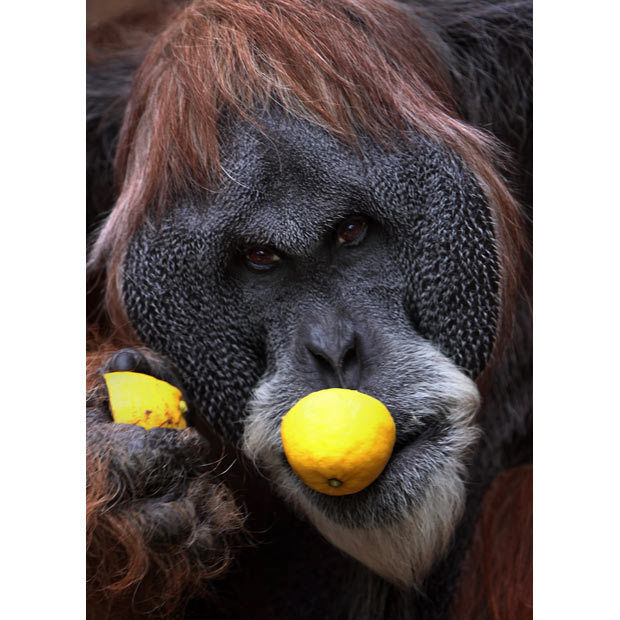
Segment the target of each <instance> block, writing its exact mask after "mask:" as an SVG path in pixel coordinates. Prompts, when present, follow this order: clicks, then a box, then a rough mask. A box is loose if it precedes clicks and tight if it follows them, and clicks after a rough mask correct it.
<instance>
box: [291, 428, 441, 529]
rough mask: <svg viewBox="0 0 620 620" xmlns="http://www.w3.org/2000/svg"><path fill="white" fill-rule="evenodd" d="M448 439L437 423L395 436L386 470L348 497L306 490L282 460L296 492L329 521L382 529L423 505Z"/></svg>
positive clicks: (439, 465)
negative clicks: (295, 486) (382, 526)
mask: <svg viewBox="0 0 620 620" xmlns="http://www.w3.org/2000/svg"><path fill="white" fill-rule="evenodd" d="M448 436H449V426H448V424H447V423H442V422H440V421H437V420H431V421H428V422H426V423H424V424H422V425H421V426H420V427H419V428H418V429H416V430H415V431H412V432H409V433H407V434H403V433H401V434H400V435H399V434H398V433H397V440H396V443H395V445H394V450H393V452H392V455H391V456H390V460H389V461H388V463H387V465H386V467H385V469H384V470H383V471H382V472H381V474H380V475H379V476H378V478H377V479H376V480H375V481H374V482H372V483H371V484H370V485H369V486H367V487H366V488H364V489H362V490H361V491H358V492H357V493H353V494H350V495H340V496H330V495H325V494H323V493H320V492H318V491H315V490H313V489H311V488H309V487H307V486H306V485H305V484H304V483H303V482H302V481H301V480H299V479H298V478H297V476H296V474H295V473H294V472H293V470H292V469H291V467H290V465H289V463H288V461H287V460H286V456H285V455H284V453H282V456H281V460H282V466H283V467H286V469H287V472H288V474H289V476H290V477H292V478H294V479H295V481H296V483H297V486H298V488H299V490H300V491H301V492H302V493H304V495H305V496H306V497H307V498H308V499H309V500H310V501H311V502H312V503H313V504H314V505H315V506H316V507H317V508H318V509H319V510H321V511H322V512H323V513H324V514H325V515H326V516H327V517H329V518H330V519H332V520H334V521H336V522H338V523H340V524H342V525H347V526H360V525H365V526H373V525H377V524H381V525H385V524H386V523H389V522H391V521H394V520H397V519H398V518H399V516H400V515H402V514H405V513H408V512H409V511H410V510H411V509H412V508H413V507H415V505H416V504H418V503H420V502H421V501H422V499H423V496H424V492H425V490H426V488H427V486H428V481H429V479H430V477H431V476H432V475H433V474H434V473H435V472H436V471H437V470H438V469H439V468H440V467H441V460H442V459H441V443H442V441H443V440H444V439H445V438H447V437H448ZM403 472H407V475H406V476H404V475H403ZM370 507H372V509H370Z"/></svg>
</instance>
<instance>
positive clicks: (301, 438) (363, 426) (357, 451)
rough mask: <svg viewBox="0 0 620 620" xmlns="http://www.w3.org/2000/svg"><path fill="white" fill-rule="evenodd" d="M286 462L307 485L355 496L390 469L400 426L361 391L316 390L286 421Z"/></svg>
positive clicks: (294, 407)
mask: <svg viewBox="0 0 620 620" xmlns="http://www.w3.org/2000/svg"><path fill="white" fill-rule="evenodd" d="M280 433H281V436H282V444H283V446H284V453H285V455H286V458H287V460H288V462H289V464H290V466H291V468H292V469H293V471H294V472H295V474H297V476H298V477H299V478H300V479H301V480H302V482H304V483H305V484H306V485H307V486H309V487H310V488H311V489H314V490H315V491H319V492H320V493H325V494H327V495H350V494H352V493H357V492H358V491H361V490H362V489H364V488H366V487H367V486H368V485H369V484H371V483H372V482H373V481H374V480H376V478H377V477H378V476H379V474H380V473H381V472H382V471H383V469H384V468H385V466H386V465H387V463H388V461H389V459H390V456H391V454H392V450H393V448H394V442H395V441H396V426H395V424H394V420H393V418H392V416H391V414H390V412H389V411H388V409H387V407H386V406H385V405H384V404H383V403H382V402H381V401H379V400H377V399H376V398H373V397H372V396H369V395H368V394H363V393H361V392H357V391H355V390H345V389H340V388H331V389H328V390H320V391H318V392H312V393H311V394H308V395H307V396H304V398H302V399H301V400H299V401H298V402H297V403H296V404H295V405H294V406H293V407H291V409H290V410H289V411H288V413H287V414H286V415H285V416H284V417H283V418H282V425H281V427H280Z"/></svg>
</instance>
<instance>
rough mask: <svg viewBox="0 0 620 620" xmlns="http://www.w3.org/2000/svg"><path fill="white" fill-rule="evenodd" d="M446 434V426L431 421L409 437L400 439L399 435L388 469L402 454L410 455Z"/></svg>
mask: <svg viewBox="0 0 620 620" xmlns="http://www.w3.org/2000/svg"><path fill="white" fill-rule="evenodd" d="M444 432H445V426H444V425H442V424H440V423H439V422H435V421H431V422H427V423H425V424H424V425H423V426H421V427H420V428H419V429H418V430H417V431H416V432H414V433H409V434H408V435H405V436H401V437H399V436H398V433H397V438H396V444H395V445H394V450H393V451H392V456H391V457H390V460H389V461H388V464H387V465H386V467H389V466H390V463H391V462H392V461H393V460H394V459H397V458H398V457H399V455H400V454H401V453H407V454H409V453H410V452H413V451H415V450H417V449H419V448H420V447H421V446H422V445H423V444H426V443H429V442H433V441H436V440H437V439H439V438H440V437H441V436H442V435H443V434H444Z"/></svg>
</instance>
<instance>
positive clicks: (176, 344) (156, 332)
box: [123, 221, 265, 442]
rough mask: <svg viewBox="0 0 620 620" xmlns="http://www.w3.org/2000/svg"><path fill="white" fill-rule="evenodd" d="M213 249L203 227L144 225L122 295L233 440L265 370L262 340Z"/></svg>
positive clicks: (144, 334) (151, 342) (144, 331)
mask: <svg viewBox="0 0 620 620" xmlns="http://www.w3.org/2000/svg"><path fill="white" fill-rule="evenodd" d="M207 249H208V248H207V243H206V241H205V240H204V238H201V236H200V235H199V234H191V233H188V231H186V230H183V227H179V226H175V225H174V224H173V223H172V222H170V221H167V222H164V224H163V225H162V227H161V228H160V229H159V230H157V231H155V230H154V229H152V228H150V227H149V228H147V227H146V226H145V227H143V228H142V229H141V230H140V231H139V232H138V234H137V235H136V236H135V238H134V239H133V240H132V243H131V245H130V248H129V251H128V254H127V257H126V259H125V262H124V265H123V296H124V300H125V305H126V308H127V313H128V315H129V319H130V321H131V323H132V324H133V326H134V327H135V328H136V331H137V332H138V335H139V336H140V338H141V339H142V341H143V342H144V344H145V345H146V346H148V347H150V348H152V349H153V350H155V351H157V352H159V353H162V354H164V355H166V356H167V357H168V359H170V361H171V362H172V363H173V364H174V365H175V366H176V367H177V369H178V371H179V373H180V376H181V379H182V382H183V388H184V389H185V390H186V391H187V393H188V395H189V397H190V400H191V401H192V402H193V403H194V404H199V405H200V413H201V415H203V417H204V418H205V419H207V421H208V422H209V423H210V424H211V425H212V426H213V428H214V429H215V430H216V431H217V432H218V433H220V434H221V435H222V436H223V437H225V438H226V439H228V440H230V441H233V442H234V441H237V440H238V439H239V438H240V435H241V431H242V421H243V416H244V407H245V403H246V402H247V400H248V399H249V397H250V394H251V392H252V389H253V388H254V387H255V385H256V383H257V381H258V379H259V378H260V376H261V375H262V374H263V371H264V367H265V362H264V354H263V345H262V343H261V339H260V335H259V329H258V328H257V327H256V326H253V325H252V324H251V323H250V322H249V321H248V317H247V314H248V313H247V312H242V307H243V304H242V303H241V298H240V295H239V292H238V291H237V290H236V288H235V287H234V286H231V284H230V282H227V283H224V282H222V281H221V278H220V279H218V278H216V277H214V275H213V274H212V273H210V271H211V269H212V266H211V265H212V263H213V262H214V261H213V249H212V248H209V252H207ZM244 314H245V315H246V316H243V315H244Z"/></svg>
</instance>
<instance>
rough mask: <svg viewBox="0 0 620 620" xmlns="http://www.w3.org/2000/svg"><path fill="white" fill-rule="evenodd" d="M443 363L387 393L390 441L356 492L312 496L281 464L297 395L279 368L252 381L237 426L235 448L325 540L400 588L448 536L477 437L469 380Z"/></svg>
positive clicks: (418, 578) (417, 578)
mask: <svg viewBox="0 0 620 620" xmlns="http://www.w3.org/2000/svg"><path fill="white" fill-rule="evenodd" d="M437 355H440V354H437ZM442 357H443V356H442ZM443 359H444V360H445V358H443ZM435 368H436V366H435ZM442 368H443V371H442V373H443V374H441V376H437V375H434V376H433V377H432V378H430V377H429V381H428V382H421V381H420V380H419V374H418V375H417V381H416V382H415V383H414V382H411V385H410V386H409V388H408V389H405V388H403V389H401V390H400V393H401V395H402V400H401V403H400V404H397V403H396V402H395V400H394V398H393V397H392V398H391V399H389V398H386V401H387V400H390V405H389V408H390V410H391V411H392V412H393V413H394V418H395V421H396V426H397V447H396V449H395V450H394V453H393V454H392V457H391V459H390V461H389V463H388V465H387V466H386V468H385V469H384V471H383V472H382V473H381V474H380V476H379V477H378V478H377V479H376V480H375V481H374V482H373V483H372V484H370V485H369V486H368V487H366V488H365V489H363V490H361V491H360V492H358V493H354V494H351V495H346V496H340V497H333V496H328V495H324V494H321V493H318V492H316V491H313V490H312V489H310V488H308V487H307V486H305V485H304V484H303V483H302V482H301V481H300V480H299V479H298V478H297V477H296V475H295V474H294V473H293V471H292V469H291V468H290V466H289V465H288V463H287V461H286V458H285V457H284V453H283V448H282V441H281V437H280V423H281V419H282V416H283V415H284V414H285V413H286V412H287V411H288V409H289V408H290V407H291V406H292V405H293V404H294V403H295V402H296V401H297V400H298V398H300V397H301V396H303V395H304V394H295V393H293V391H292V388H291V385H292V384H291V382H290V378H288V377H287V376H286V373H285V372H280V373H278V372H276V373H275V374H274V375H272V376H270V377H267V378H265V379H264V380H263V381H262V382H261V384H260V385H259V386H258V387H257V389H256V391H255V393H254V395H253V398H252V400H251V402H250V404H249V411H248V417H247V419H246V424H245V429H244V438H243V450H244V452H245V453H246V455H247V456H248V457H250V458H251V459H252V460H253V461H254V462H255V464H256V465H257V467H259V468H260V469H262V470H263V471H264V472H265V473H266V474H267V475H268V476H269V478H270V480H271V482H272V484H273V486H274V488H275V490H276V491H277V492H278V493H279V494H280V495H281V496H282V497H283V498H284V499H285V500H286V501H287V502H289V503H290V504H291V505H293V506H294V507H295V508H296V509H297V511H298V512H300V513H301V514H302V515H305V517H306V518H307V519H308V520H309V521H310V522H311V523H312V524H313V525H314V526H315V527H316V528H317V530H318V531H319V532H320V533H321V534H322V535H323V536H324V537H325V538H326V539H327V540H328V541H329V542H330V543H331V544H333V545H334V546H335V547H337V548H339V549H341V550H342V551H343V552H345V553H347V554H348V555H350V556H352V557H353V558H355V559H357V560H358V561H359V562H361V563H362V564H363V565H365V566H366V567H367V568H369V569H370V570H371V571H373V572H374V573H376V574H378V575H379V576H381V577H383V578H384V579H386V580H388V581H390V582H392V583H393V584H395V585H397V586H399V587H402V588H403V589H405V588H406V589H409V588H416V587H419V585H420V584H421V582H422V580H423V579H424V577H425V576H426V575H427V574H428V572H429V571H430V569H431V568H432V566H433V565H434V564H435V563H436V562H437V560H438V559H439V558H440V557H441V556H442V554H443V553H444V552H445V550H446V548H447V546H448V544H449V542H450V539H451V536H452V534H453V532H454V529H455V527H456V525H457V523H458V521H459V519H460V517H461V515H462V512H463V509H464V505H465V495H466V492H465V483H464V479H465V476H466V473H467V472H466V466H465V463H466V458H467V454H468V451H469V450H470V449H471V447H472V446H473V445H474V444H475V443H476V441H477V438H478V434H479V433H478V429H477V427H476V426H475V424H474V422H473V419H474V416H475V414H476V412H477V410H478V407H479V405H480V396H479V393H478V390H477V388H476V386H475V384H474V382H473V381H472V380H471V379H469V378H468V377H467V376H465V375H464V374H463V373H462V372H461V371H460V370H459V369H458V368H457V367H456V366H454V365H453V364H452V363H451V362H449V361H448V360H446V362H445V363H444V364H443V366H442ZM388 397H389V395H388ZM399 434H400V438H401V439H400V441H399V440H398V436H399Z"/></svg>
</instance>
